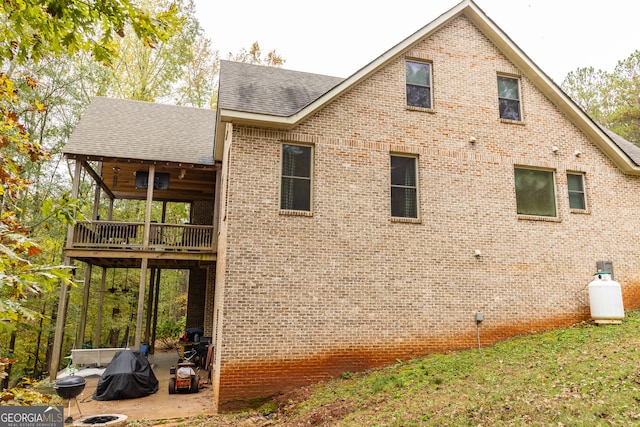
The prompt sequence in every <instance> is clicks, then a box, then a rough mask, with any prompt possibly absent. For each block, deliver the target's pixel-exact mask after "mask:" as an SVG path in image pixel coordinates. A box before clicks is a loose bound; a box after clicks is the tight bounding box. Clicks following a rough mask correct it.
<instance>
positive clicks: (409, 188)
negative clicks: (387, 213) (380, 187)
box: [391, 154, 418, 218]
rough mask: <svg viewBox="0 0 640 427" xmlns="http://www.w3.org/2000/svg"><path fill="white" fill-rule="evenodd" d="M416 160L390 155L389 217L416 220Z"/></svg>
mask: <svg viewBox="0 0 640 427" xmlns="http://www.w3.org/2000/svg"><path fill="white" fill-rule="evenodd" d="M417 163H418V159H417V158H416V157H412V156H401V155H393V154H392V155H391V216H392V217H397V218H418V170H417Z"/></svg>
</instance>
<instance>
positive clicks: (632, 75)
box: [562, 50, 640, 145]
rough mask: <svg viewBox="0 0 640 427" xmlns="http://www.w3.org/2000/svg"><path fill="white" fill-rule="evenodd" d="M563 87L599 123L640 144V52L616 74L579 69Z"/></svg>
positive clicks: (623, 62) (619, 67)
mask: <svg viewBox="0 0 640 427" xmlns="http://www.w3.org/2000/svg"><path fill="white" fill-rule="evenodd" d="M562 88H563V90H564V91H565V92H567V94H568V95H569V96H571V98H572V99H573V100H574V101H575V102H576V103H577V104H578V105H579V106H580V107H581V108H582V109H584V110H585V112H586V113H587V114H589V116H590V117H591V118H593V119H594V120H595V121H596V122H598V123H599V124H601V125H603V126H605V127H607V128H609V129H611V130H612V131H613V132H615V133H617V134H618V135H620V136H622V137H623V138H626V139H627V140H629V141H631V142H633V143H635V144H636V145H640V50H636V51H635V52H633V53H632V54H631V55H630V56H629V57H628V58H627V59H625V60H622V61H619V62H618V65H616V67H615V69H614V70H613V72H606V71H602V70H596V69H594V68H593V67H586V68H578V69H577V70H575V71H572V72H570V73H569V74H568V75H567V77H566V78H565V80H564V81H563V82H562Z"/></svg>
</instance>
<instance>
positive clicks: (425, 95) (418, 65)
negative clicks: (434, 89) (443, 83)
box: [405, 61, 431, 108]
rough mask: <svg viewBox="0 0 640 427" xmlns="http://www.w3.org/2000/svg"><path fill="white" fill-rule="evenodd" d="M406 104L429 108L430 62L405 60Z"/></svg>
mask: <svg viewBox="0 0 640 427" xmlns="http://www.w3.org/2000/svg"><path fill="white" fill-rule="evenodd" d="M405 69H406V75H407V105H408V106H410V107H421V108H431V64H428V63H425V62H414V61H407V62H406V67H405Z"/></svg>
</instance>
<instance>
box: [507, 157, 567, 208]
mask: <svg viewBox="0 0 640 427" xmlns="http://www.w3.org/2000/svg"><path fill="white" fill-rule="evenodd" d="M514 171H515V172H514V173H515V184H516V204H517V212H518V214H520V215H534V216H545V217H556V216H557V209H556V193H555V177H554V172H553V171H552V170H545V169H528V168H522V167H516V168H515V169H514Z"/></svg>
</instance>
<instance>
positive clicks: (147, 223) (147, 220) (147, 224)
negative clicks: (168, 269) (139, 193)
mask: <svg viewBox="0 0 640 427" xmlns="http://www.w3.org/2000/svg"><path fill="white" fill-rule="evenodd" d="M155 175H156V167H155V165H151V166H149V175H148V176H149V178H148V181H147V209H146V211H145V214H144V238H143V240H142V250H143V251H147V250H149V235H150V229H151V203H152V202H153V183H154V182H155ZM148 266H149V258H148V257H146V256H144V257H143V258H142V260H141V265H140V285H139V286H138V311H137V313H136V340H135V344H134V345H135V348H136V349H140V344H142V317H143V315H144V290H145V288H146V286H147V267H148Z"/></svg>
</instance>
